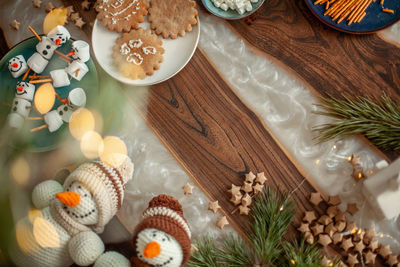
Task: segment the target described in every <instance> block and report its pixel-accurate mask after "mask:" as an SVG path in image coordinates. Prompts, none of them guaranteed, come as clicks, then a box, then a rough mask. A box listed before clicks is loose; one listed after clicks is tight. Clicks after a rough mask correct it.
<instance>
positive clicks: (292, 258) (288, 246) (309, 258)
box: [280, 238, 323, 267]
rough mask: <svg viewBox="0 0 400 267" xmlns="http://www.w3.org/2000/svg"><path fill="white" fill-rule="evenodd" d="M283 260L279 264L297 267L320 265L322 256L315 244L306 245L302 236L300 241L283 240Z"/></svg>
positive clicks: (320, 266) (315, 266)
mask: <svg viewBox="0 0 400 267" xmlns="http://www.w3.org/2000/svg"><path fill="white" fill-rule="evenodd" d="M283 248H284V253H285V256H284V262H282V263H281V264H280V266H297V267H322V266H323V265H322V263H321V260H322V256H321V253H320V250H319V249H318V248H317V247H316V246H315V245H311V246H309V245H307V244H306V243H305V240H304V238H302V239H301V241H300V242H293V243H289V242H285V243H284V244H283Z"/></svg>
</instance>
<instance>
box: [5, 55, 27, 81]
mask: <svg viewBox="0 0 400 267" xmlns="http://www.w3.org/2000/svg"><path fill="white" fill-rule="evenodd" d="M8 69H9V70H10V73H11V75H12V76H13V77H14V78H18V77H19V76H21V75H23V74H24V73H25V72H26V71H27V70H28V64H27V63H26V61H25V58H24V56H23V55H18V56H15V57H13V58H11V59H10V60H9V61H8Z"/></svg>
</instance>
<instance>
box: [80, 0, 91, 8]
mask: <svg viewBox="0 0 400 267" xmlns="http://www.w3.org/2000/svg"><path fill="white" fill-rule="evenodd" d="M81 6H82V9H84V10H89V9H90V2H89V1H88V0H85V1H83V2H82V3H81Z"/></svg>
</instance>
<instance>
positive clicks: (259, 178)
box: [256, 172, 268, 185]
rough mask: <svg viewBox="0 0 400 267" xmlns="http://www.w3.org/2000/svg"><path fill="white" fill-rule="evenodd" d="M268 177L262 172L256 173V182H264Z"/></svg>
mask: <svg viewBox="0 0 400 267" xmlns="http://www.w3.org/2000/svg"><path fill="white" fill-rule="evenodd" d="M267 180H268V179H267V178H266V177H265V175H264V172H260V173H257V178H256V182H257V183H259V184H262V185H263V184H265V182H266V181H267Z"/></svg>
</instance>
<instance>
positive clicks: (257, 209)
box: [249, 187, 296, 265]
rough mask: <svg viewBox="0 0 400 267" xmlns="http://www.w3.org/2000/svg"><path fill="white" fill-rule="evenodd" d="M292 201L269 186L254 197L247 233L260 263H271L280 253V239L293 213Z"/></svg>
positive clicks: (281, 249)
mask: <svg viewBox="0 0 400 267" xmlns="http://www.w3.org/2000/svg"><path fill="white" fill-rule="evenodd" d="M295 213H296V212H295V210H294V203H293V201H291V200H289V198H288V196H287V195H286V194H283V193H281V192H280V191H278V192H274V191H273V190H271V189H270V188H269V187H267V188H265V190H264V191H263V193H262V194H261V195H260V196H259V197H257V198H256V200H255V202H254V204H253V209H252V216H253V219H254V220H253V221H252V222H251V229H252V232H251V233H250V234H249V237H250V240H251V241H252V244H253V248H254V250H255V252H256V254H257V257H258V260H259V261H260V264H262V265H273V264H274V263H275V262H276V261H277V260H278V259H279V255H280V254H281V253H282V251H283V248H282V246H281V240H282V238H283V236H284V235H285V233H286V231H287V228H288V227H289V225H290V224H291V222H292V220H293V217H294V215H295Z"/></svg>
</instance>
